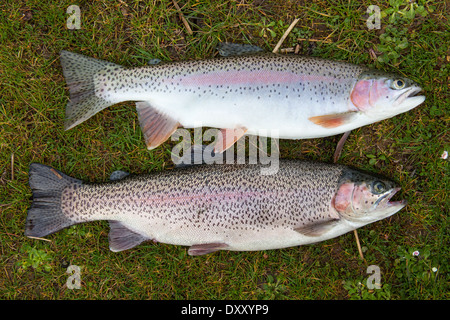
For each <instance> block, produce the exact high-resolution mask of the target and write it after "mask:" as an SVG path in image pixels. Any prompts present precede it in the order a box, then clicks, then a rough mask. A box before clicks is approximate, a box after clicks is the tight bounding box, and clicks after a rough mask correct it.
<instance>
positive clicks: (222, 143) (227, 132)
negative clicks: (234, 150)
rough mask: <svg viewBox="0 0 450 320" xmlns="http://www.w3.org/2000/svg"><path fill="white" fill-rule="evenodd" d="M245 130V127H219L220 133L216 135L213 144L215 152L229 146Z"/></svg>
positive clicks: (222, 150)
mask: <svg viewBox="0 0 450 320" xmlns="http://www.w3.org/2000/svg"><path fill="white" fill-rule="evenodd" d="M245 132H247V128H245V127H237V128H235V129H220V134H219V135H218V136H217V142H216V144H215V145H214V152H215V153H222V152H224V151H225V150H227V149H228V148H229V147H231V146H232V145H233V144H234V143H235V142H236V141H238V140H239V139H240V138H241V137H242V136H243V135H244V134H245Z"/></svg>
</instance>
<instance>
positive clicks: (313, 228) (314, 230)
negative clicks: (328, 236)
mask: <svg viewBox="0 0 450 320" xmlns="http://www.w3.org/2000/svg"><path fill="white" fill-rule="evenodd" d="M338 222H339V219H333V220H327V221H322V222H316V223H311V224H308V225H305V226H301V227H298V228H295V229H294V230H295V231H297V232H299V233H301V234H304V235H305V236H309V237H318V236H321V235H322V234H324V233H326V232H328V231H330V230H331V229H332V228H333V227H334V226H335V225H336V224H337V223H338Z"/></svg>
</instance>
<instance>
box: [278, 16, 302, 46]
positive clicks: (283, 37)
mask: <svg viewBox="0 0 450 320" xmlns="http://www.w3.org/2000/svg"><path fill="white" fill-rule="evenodd" d="M299 20H300V19H298V18H297V19H295V20H294V21H293V22H292V23H291V25H290V26H289V28H287V30H286V32H285V33H284V34H283V36H282V37H281V39H280V41H278V43H277V45H276V46H275V49H273V51H272V52H273V53H277V52H278V50H279V49H280V47H281V45H282V44H283V42H284V40H285V39H286V37H287V36H288V35H289V33H290V32H291V30H292V29H294V27H295V25H296V24H297V22H298V21H299Z"/></svg>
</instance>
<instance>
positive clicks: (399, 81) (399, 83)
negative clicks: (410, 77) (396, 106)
mask: <svg viewBox="0 0 450 320" xmlns="http://www.w3.org/2000/svg"><path fill="white" fill-rule="evenodd" d="M405 85H406V82H405V81H403V80H402V79H396V80H394V82H392V86H393V87H394V89H403V88H404V87H405Z"/></svg>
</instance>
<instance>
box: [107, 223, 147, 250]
mask: <svg viewBox="0 0 450 320" xmlns="http://www.w3.org/2000/svg"><path fill="white" fill-rule="evenodd" d="M109 227H110V231H109V235H108V238H109V249H110V250H111V251H113V252H119V251H123V250H127V249H131V248H133V247H135V246H137V245H139V244H141V243H142V242H144V241H146V240H150V239H149V238H147V237H145V236H143V235H141V234H138V233H136V232H134V231H132V230H130V229H129V228H128V227H127V226H126V225H124V224H123V223H122V222H120V221H113V220H112V221H109Z"/></svg>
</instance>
